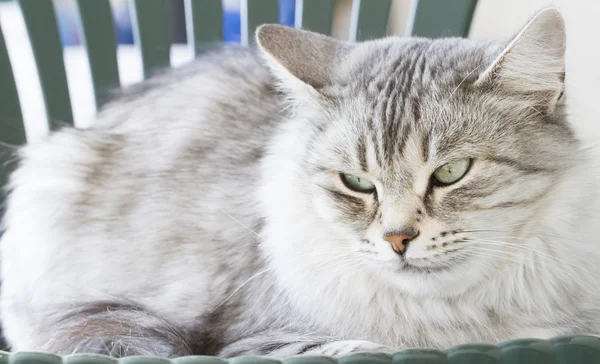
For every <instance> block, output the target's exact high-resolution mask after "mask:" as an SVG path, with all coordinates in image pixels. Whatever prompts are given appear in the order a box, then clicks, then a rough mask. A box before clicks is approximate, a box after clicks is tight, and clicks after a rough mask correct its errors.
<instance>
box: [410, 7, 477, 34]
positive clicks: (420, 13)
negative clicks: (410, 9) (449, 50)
mask: <svg viewBox="0 0 600 364" xmlns="http://www.w3.org/2000/svg"><path fill="white" fill-rule="evenodd" d="M476 6H477V0H452V1H448V0H419V1H418V2H417V4H416V9H415V10H414V17H413V19H412V27H411V28H412V29H411V30H410V34H411V35H413V36H419V37H429V38H438V37H467V36H468V35H469V28H470V27H471V20H472V19H473V13H474V12H475V7H476Z"/></svg>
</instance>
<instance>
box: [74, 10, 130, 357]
mask: <svg viewBox="0 0 600 364" xmlns="http://www.w3.org/2000/svg"><path fill="white" fill-rule="evenodd" d="M84 1H89V0H84ZM91 361H93V364H117V363H118V361H117V359H115V358H110V357H107V356H99V355H98V356H94V357H93V359H91V358H90V355H89V354H71V355H67V356H65V357H64V358H63V364H91Z"/></svg>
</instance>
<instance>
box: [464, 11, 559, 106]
mask: <svg viewBox="0 0 600 364" xmlns="http://www.w3.org/2000/svg"><path fill="white" fill-rule="evenodd" d="M565 48H566V33H565V24H564V20H563V17H562V15H561V14H560V12H559V11H558V10H557V9H554V8H547V9H544V10H542V11H540V12H539V13H538V14H537V15H536V16H535V17H534V18H533V19H531V20H530V21H529V23H527V25H525V27H524V28H523V29H522V30H521V31H520V32H519V34H517V36H516V37H515V38H514V39H513V40H512V41H511V42H510V44H509V45H508V46H507V47H506V49H504V51H503V52H502V53H501V54H500V56H498V57H497V58H496V60H494V62H493V63H492V65H491V66H489V67H488V68H487V70H486V71H485V72H483V73H482V74H481V76H480V77H479V79H478V80H477V82H476V83H475V84H476V85H481V86H491V87H499V88H502V89H503V90H506V91H508V92H515V93H522V94H525V95H527V96H528V97H533V98H536V99H539V101H542V102H548V104H547V105H548V107H549V108H551V109H552V108H553V107H554V105H555V104H556V101H557V100H558V99H559V98H560V97H561V96H562V93H563V90H564V78H565Z"/></svg>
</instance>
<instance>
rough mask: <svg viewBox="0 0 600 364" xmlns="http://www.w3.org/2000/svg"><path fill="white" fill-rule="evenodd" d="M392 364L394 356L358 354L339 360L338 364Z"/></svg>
mask: <svg viewBox="0 0 600 364" xmlns="http://www.w3.org/2000/svg"><path fill="white" fill-rule="evenodd" d="M366 363H369V364H392V356H391V355H388V354H380V353H357V354H350V355H345V356H343V357H341V358H339V359H338V364H366Z"/></svg>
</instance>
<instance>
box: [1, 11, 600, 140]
mask: <svg viewBox="0 0 600 364" xmlns="http://www.w3.org/2000/svg"><path fill="white" fill-rule="evenodd" d="M88 1H93V0H88ZM214 1H221V0H214ZM363 1H378V0H363ZM417 1H429V0H394V1H393V2H392V9H391V11H390V18H389V22H388V24H389V26H388V34H389V35H398V36H403V35H405V34H410V26H411V24H410V20H409V19H411V12H412V11H414V9H415V6H416V3H417ZM447 1H452V0H447ZM222 2H223V10H224V11H223V37H224V40H225V42H233V43H239V42H240V39H241V38H240V0H222ZM111 5H112V11H113V18H114V22H115V28H116V35H117V41H118V44H119V46H118V50H117V58H118V66H119V75H120V76H119V77H120V81H121V84H122V85H123V86H126V85H129V84H132V83H135V82H138V81H141V80H142V77H143V75H142V63H141V58H140V55H139V50H137V49H136V47H135V45H134V42H133V39H134V38H133V34H132V29H131V18H130V15H131V14H130V11H129V10H130V8H129V1H127V0H111ZM548 5H554V6H557V7H558V8H559V9H561V10H562V12H563V14H564V16H565V18H566V21H567V31H568V53H567V67H568V72H567V92H568V96H569V102H570V105H571V108H570V112H571V114H573V116H574V118H573V119H574V120H575V121H576V122H577V125H576V127H577V128H580V129H581V135H584V136H585V137H588V138H590V139H591V140H593V141H596V140H598V137H600V126H599V125H598V124H599V123H600V120H597V119H598V118H599V116H600V112H599V109H598V108H599V107H600V106H599V103H598V102H597V101H596V99H597V97H598V94H599V93H598V85H599V84H600V71H599V69H598V67H597V63H598V61H599V57H600V42H598V40H597V34H600V24H599V22H598V18H599V17H600V1H596V0H555V1H548V0H479V1H478V2H477V5H476V8H475V11H474V16H473V21H472V23H471V26H470V29H469V30H468V37H469V38H473V39H483V40H494V41H506V40H508V39H509V38H510V37H511V36H512V35H514V34H515V32H517V31H518V30H519V28H520V27H521V26H522V25H523V24H525V22H526V21H527V20H528V19H529V18H530V17H531V16H532V15H533V14H535V12H536V11H538V10H539V9H541V8H543V7H545V6H548ZM54 7H55V10H56V14H57V15H56V17H57V22H58V25H59V31H60V36H61V42H62V44H63V47H64V48H63V50H64V61H65V68H66V72H67V79H68V86H69V89H70V97H71V105H72V107H73V114H74V118H75V123H76V125H77V126H80V127H85V126H87V125H89V124H90V123H91V120H92V119H93V116H94V114H95V112H96V110H95V106H94V96H93V91H92V85H91V78H90V74H89V65H88V63H87V58H86V57H87V56H86V52H85V49H84V48H83V46H82V45H81V35H80V34H79V32H78V26H77V11H76V6H75V3H74V0H54ZM351 7H352V0H337V2H336V5H335V10H334V22H333V28H332V34H333V36H334V37H336V38H339V39H348V37H349V25H350V16H351V14H350V13H351ZM295 11H296V1H295V0H279V22H280V23H282V24H288V25H294V19H295ZM169 18H170V27H171V29H170V33H171V38H172V43H173V45H172V48H171V65H172V66H174V67H177V66H180V65H182V64H185V63H186V62H189V61H191V60H192V59H193V51H192V49H191V48H190V47H188V46H187V43H186V42H187V40H186V32H185V27H186V24H185V16H184V1H183V0H170V1H169ZM0 27H1V28H2V31H3V33H4V37H5V39H6V43H7V48H8V52H9V56H10V60H11V63H12V66H13V71H14V74H15V81H16V84H17V88H18V91H19V95H20V98H21V100H20V102H21V106H22V111H23V117H24V119H25V124H26V132H27V136H28V140H29V141H35V140H39V138H41V137H43V136H44V135H46V133H47V132H48V126H47V125H48V124H47V121H46V114H45V109H44V103H43V98H42V93H41V89H40V85H39V80H38V75H37V70H36V67H35V62H34V59H33V54H32V50H31V47H30V44H29V40H28V36H27V29H26V27H25V23H24V21H23V17H22V15H21V13H20V8H19V6H18V4H17V3H16V2H14V1H10V0H0ZM0 82H1V80H0Z"/></svg>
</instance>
